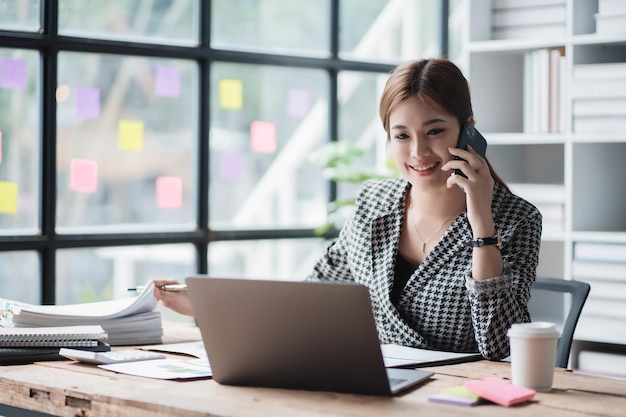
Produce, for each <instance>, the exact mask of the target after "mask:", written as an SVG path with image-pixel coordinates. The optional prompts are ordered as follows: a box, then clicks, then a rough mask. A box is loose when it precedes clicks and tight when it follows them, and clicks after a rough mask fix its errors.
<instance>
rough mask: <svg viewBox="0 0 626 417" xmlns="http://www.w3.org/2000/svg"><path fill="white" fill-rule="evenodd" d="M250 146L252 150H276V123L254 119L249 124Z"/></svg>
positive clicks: (271, 151) (260, 151)
mask: <svg viewBox="0 0 626 417" xmlns="http://www.w3.org/2000/svg"><path fill="white" fill-rule="evenodd" d="M250 139H251V141H250V146H251V148H252V150H253V151H254V152H258V153H274V152H276V125H275V124H274V123H270V122H262V121H259V120H255V121H254V122H252V124H251V125H250Z"/></svg>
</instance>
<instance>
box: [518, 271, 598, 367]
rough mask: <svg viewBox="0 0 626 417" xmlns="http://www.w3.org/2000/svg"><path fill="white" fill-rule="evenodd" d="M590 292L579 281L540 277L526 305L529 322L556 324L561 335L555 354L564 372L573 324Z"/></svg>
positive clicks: (574, 326) (585, 284)
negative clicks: (528, 312)
mask: <svg viewBox="0 0 626 417" xmlns="http://www.w3.org/2000/svg"><path fill="white" fill-rule="evenodd" d="M590 288H591V287H590V285H589V284H588V283H586V282H582V281H574V280H566V279H556V278H540V277H538V278H537V279H536V280H535V283H534V284H533V286H532V289H531V294H530V302H529V303H528V310H529V311H530V317H531V320H532V321H549V322H552V323H556V326H557V328H558V329H559V331H560V332H561V336H560V338H559V343H558V347H557V354H556V366H557V367H559V368H567V365H568V362H569V356H570V349H571V347H572V340H573V339H574V330H575V329H576V323H578V318H579V317H580V312H581V311H582V309H583V306H584V305H585V301H586V300H587V295H589V290H590Z"/></svg>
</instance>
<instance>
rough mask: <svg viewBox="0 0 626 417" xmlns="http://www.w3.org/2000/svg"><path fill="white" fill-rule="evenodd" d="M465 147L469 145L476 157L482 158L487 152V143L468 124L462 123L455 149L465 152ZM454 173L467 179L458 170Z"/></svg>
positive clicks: (471, 125)
mask: <svg viewBox="0 0 626 417" xmlns="http://www.w3.org/2000/svg"><path fill="white" fill-rule="evenodd" d="M467 145H470V146H471V147H472V149H474V150H475V151H476V153H477V154H478V155H480V156H482V157H483V158H484V157H485V154H486V152H487V141H486V140H485V138H484V137H483V135H481V134H480V132H479V131H478V130H476V128H475V127H474V125H473V124H471V123H470V122H465V123H463V126H461V133H460V134H459V142H458V143H457V145H456V147H457V148H461V149H464V150H467ZM454 159H460V160H464V159H463V158H459V157H458V156H457V157H455V158H454ZM454 173H455V174H458V175H462V176H464V177H465V178H467V175H465V174H464V173H463V171H461V170H460V169H455V170H454Z"/></svg>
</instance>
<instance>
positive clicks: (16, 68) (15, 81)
mask: <svg viewBox="0 0 626 417" xmlns="http://www.w3.org/2000/svg"><path fill="white" fill-rule="evenodd" d="M0 87H1V88H16V89H20V90H23V89H24V88H26V60H25V59H21V58H11V57H8V56H3V57H2V58H0Z"/></svg>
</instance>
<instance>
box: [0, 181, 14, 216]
mask: <svg viewBox="0 0 626 417" xmlns="http://www.w3.org/2000/svg"><path fill="white" fill-rule="evenodd" d="M0 213H4V214H15V213H17V183H16V182H8V181H0Z"/></svg>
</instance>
